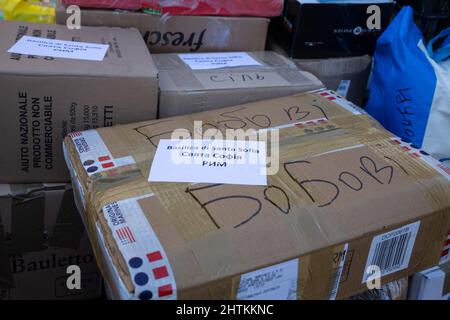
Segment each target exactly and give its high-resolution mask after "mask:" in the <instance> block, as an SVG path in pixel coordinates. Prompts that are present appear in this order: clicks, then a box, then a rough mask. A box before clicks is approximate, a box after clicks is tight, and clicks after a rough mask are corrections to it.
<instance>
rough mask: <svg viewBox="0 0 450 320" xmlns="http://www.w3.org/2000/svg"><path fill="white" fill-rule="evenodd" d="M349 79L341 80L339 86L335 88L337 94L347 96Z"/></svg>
mask: <svg viewBox="0 0 450 320" xmlns="http://www.w3.org/2000/svg"><path fill="white" fill-rule="evenodd" d="M351 82H352V81H351V80H341V82H340V83H339V87H338V88H337V90H336V91H337V94H338V95H340V96H342V97H344V98H347V94H348V89H350V84H351Z"/></svg>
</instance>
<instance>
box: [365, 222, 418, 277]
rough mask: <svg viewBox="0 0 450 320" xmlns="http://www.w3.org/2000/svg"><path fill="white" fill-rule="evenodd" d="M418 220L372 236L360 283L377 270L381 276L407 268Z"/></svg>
mask: <svg viewBox="0 0 450 320" xmlns="http://www.w3.org/2000/svg"><path fill="white" fill-rule="evenodd" d="M419 227H420V221H417V222H414V223H411V224H408V225H406V226H403V227H401V228H398V229H395V230H392V231H389V232H386V233H383V234H380V235H378V236H376V237H374V238H373V240H372V244H371V245H370V250H369V255H368V257H367V262H366V267H365V268H364V275H363V279H362V283H365V282H367V281H370V280H371V279H373V277H375V276H376V274H377V273H378V272H377V271H379V273H380V274H379V275H380V276H381V277H384V276H387V275H389V274H391V273H394V272H397V271H400V270H403V269H406V268H408V265H409V260H410V258H411V254H412V252H413V249H414V243H415V241H416V237H417V233H418V232H419Z"/></svg>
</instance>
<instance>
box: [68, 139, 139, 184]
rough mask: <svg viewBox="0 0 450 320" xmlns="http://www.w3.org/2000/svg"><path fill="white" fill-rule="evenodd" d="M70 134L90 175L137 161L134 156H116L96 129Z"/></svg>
mask: <svg viewBox="0 0 450 320" xmlns="http://www.w3.org/2000/svg"><path fill="white" fill-rule="evenodd" d="M69 136H70V137H71V138H72V141H73V143H74V145H75V148H76V149H77V152H78V155H79V157H80V161H81V163H82V164H83V167H84V169H85V170H86V173H87V174H88V176H91V175H93V174H96V173H99V172H103V171H106V170H112V169H116V168H118V167H122V166H127V165H131V164H134V163H135V161H134V158H133V157H132V156H126V157H122V158H114V157H113V156H112V154H111V153H110V152H109V150H108V147H107V146H106V144H105V143H104V142H103V139H102V137H101V136H100V135H99V134H98V132H97V131H96V130H87V131H77V132H72V133H70V134H69Z"/></svg>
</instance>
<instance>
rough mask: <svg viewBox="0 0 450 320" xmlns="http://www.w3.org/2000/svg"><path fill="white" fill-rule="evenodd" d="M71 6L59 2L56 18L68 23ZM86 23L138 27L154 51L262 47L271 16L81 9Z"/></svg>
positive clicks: (249, 48)
mask: <svg viewBox="0 0 450 320" xmlns="http://www.w3.org/2000/svg"><path fill="white" fill-rule="evenodd" d="M66 10H67V8H66V7H65V6H64V5H62V4H58V6H57V9H56V22H57V23H59V24H63V25H66V22H67V19H68V17H69V16H70V14H68V13H67V12H66ZM81 25H82V26H107V27H124V28H136V29H138V30H139V31H140V32H141V34H142V36H143V38H144V41H145V43H146V44H147V46H148V48H149V49H150V52H152V53H169V52H212V51H261V50H264V47H265V44H266V36H267V30H268V27H269V19H267V18H257V17H212V16H170V15H164V16H158V15H152V14H148V13H144V12H139V11H121V10H117V11H115V10H106V9H104V10H102V9H84V8H83V9H81Z"/></svg>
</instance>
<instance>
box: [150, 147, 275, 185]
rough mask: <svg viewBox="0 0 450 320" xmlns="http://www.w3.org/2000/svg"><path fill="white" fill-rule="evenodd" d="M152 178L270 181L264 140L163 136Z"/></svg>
mask: <svg viewBox="0 0 450 320" xmlns="http://www.w3.org/2000/svg"><path fill="white" fill-rule="evenodd" d="M148 180H149V181H159V182H192V183H227V184H244V185H267V171H266V144H265V142H264V141H247V140H209V139H205V140H201V139H192V140H191V139H180V140H177V139H174V140H169V139H162V140H160V141H159V144H158V148H157V149H156V154H155V157H154V159H153V163H152V167H151V170H150V176H149V179H148Z"/></svg>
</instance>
